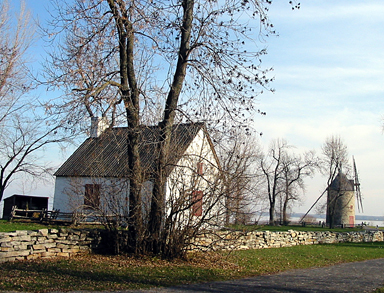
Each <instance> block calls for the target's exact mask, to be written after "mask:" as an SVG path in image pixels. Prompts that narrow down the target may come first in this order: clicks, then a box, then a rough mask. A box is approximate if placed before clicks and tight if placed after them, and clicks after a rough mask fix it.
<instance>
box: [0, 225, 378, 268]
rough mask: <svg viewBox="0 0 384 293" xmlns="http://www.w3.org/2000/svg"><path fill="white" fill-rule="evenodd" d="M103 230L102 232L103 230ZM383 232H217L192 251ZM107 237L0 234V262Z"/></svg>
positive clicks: (63, 253) (91, 248) (84, 248)
mask: <svg viewBox="0 0 384 293" xmlns="http://www.w3.org/2000/svg"><path fill="white" fill-rule="evenodd" d="M104 232H105V231H104ZM383 234H384V233H383V232H382V231H361V232H343V233H338V232H329V231H322V232H304V231H294V230H290V231H288V232H271V231H253V232H234V231H220V232H216V233H207V234H205V235H201V236H199V237H197V238H196V239H195V241H194V244H193V245H191V247H190V249H192V250H196V249H199V250H230V249H234V250H239V249H260V248H273V247H288V246H295V245H311V244H320V243H340V242H376V241H384V235H383ZM108 239H109V238H108V236H107V234H106V233H103V231H101V230H96V229H90V230H75V229H41V230H38V231H16V232H10V233H4V232H1V233H0V262H6V261H16V260H29V259H36V258H52V257H71V256H73V255H75V254H78V253H89V252H106V251H107V249H108V244H109V240H108Z"/></svg>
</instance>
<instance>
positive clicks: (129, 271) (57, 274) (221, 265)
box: [0, 242, 384, 292]
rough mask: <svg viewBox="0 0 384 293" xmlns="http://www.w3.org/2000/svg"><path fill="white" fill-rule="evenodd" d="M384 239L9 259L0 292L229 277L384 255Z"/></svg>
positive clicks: (96, 288) (0, 280)
mask: <svg viewBox="0 0 384 293" xmlns="http://www.w3.org/2000/svg"><path fill="white" fill-rule="evenodd" d="M383 257H384V243H382V242H375V243H343V244H329V245H308V246H294V247H287V248H273V249H259V250H246V251H232V252H231V253H228V252H227V253H224V252H223V253H220V254H219V253H197V254H191V255H190V259H189V260H187V261H182V260H175V261H165V260H161V259H158V258H132V257H128V256H101V255H85V256H78V257H74V258H70V259H49V260H34V261H21V262H9V263H3V264H2V265H1V266H2V269H1V274H0V291H29V292H49V291H68V290H71V291H79V290H88V291H103V290H109V291H117V290H129V289H139V288H149V287H154V286H156V287H157V286H171V285H177V284H188V283H196V282H207V281H217V280H228V279H234V278H241V277H247V276H255V275H262V274H270V273H276V272H279V271H284V270H289V269H297V268H309V267H320V266H328V265H333V264H337V263H342V262H352V261H361V260H366V259H374V258H383Z"/></svg>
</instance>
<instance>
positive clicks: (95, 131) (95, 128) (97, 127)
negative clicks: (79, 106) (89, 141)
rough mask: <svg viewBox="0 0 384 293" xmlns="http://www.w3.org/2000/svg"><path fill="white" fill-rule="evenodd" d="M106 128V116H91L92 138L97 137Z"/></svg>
mask: <svg viewBox="0 0 384 293" xmlns="http://www.w3.org/2000/svg"><path fill="white" fill-rule="evenodd" d="M107 128H108V120H107V117H101V118H99V117H91V133H90V136H91V137H92V138H97V137H99V136H100V135H101V134H102V133H103V132H104V130H105V129H107Z"/></svg>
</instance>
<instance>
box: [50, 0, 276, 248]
mask: <svg viewBox="0 0 384 293" xmlns="http://www.w3.org/2000/svg"><path fill="white" fill-rule="evenodd" d="M55 2H56V8H57V9H56V11H57V12H58V14H57V15H54V19H53V21H52V23H51V25H50V28H52V29H53V30H50V31H49V36H55V34H57V35H60V36H59V37H58V38H52V40H53V42H55V40H58V41H59V39H60V37H61V38H62V40H63V42H61V43H60V42H58V44H57V45H55V46H54V47H55V48H57V51H56V52H54V53H52V55H51V57H52V58H51V62H50V65H49V66H48V70H47V73H48V79H49V82H50V84H51V85H53V86H60V87H61V86H63V88H65V89H66V95H67V97H68V98H69V100H67V101H65V102H64V104H62V103H61V105H62V106H61V107H60V108H59V109H60V111H65V113H66V115H68V111H70V110H71V109H76V108H77V107H79V105H80V107H83V109H86V110H83V111H82V112H78V111H71V112H70V115H69V118H71V119H69V120H70V121H71V123H76V121H79V120H81V117H79V116H76V115H78V113H86V112H87V113H88V115H90V116H92V115H94V114H95V113H96V112H97V113H100V114H101V115H106V116H108V117H109V119H110V120H111V121H114V118H113V117H119V116H120V114H121V112H120V113H119V112H118V110H119V109H120V110H123V115H124V117H125V119H126V124H127V127H128V128H129V129H130V135H129V139H128V142H127V147H128V158H127V159H128V161H129V170H130V171H129V174H127V175H128V177H129V179H130V195H129V202H130V209H129V212H130V216H129V231H130V233H131V235H130V241H131V243H130V247H131V248H130V249H131V251H133V252H138V253H139V252H145V251H144V250H149V251H152V252H154V253H162V251H160V250H161V247H164V242H166V241H168V240H167V239H166V238H167V237H165V236H166V231H165V230H164V229H163V228H162V227H163V223H164V218H165V211H166V209H165V193H164V192H165V188H164V186H165V180H166V173H165V170H166V166H167V164H168V162H169V152H170V149H169V145H170V140H171V139H172V138H171V134H172V133H171V129H172V126H173V124H174V123H176V122H177V121H182V120H185V121H190V120H192V121H194V120H202V119H204V120H206V121H207V122H208V124H211V125H219V126H221V127H222V129H223V130H227V129H228V127H231V126H232V125H231V124H236V123H237V124H240V123H241V124H243V125H244V126H246V125H247V123H249V122H250V118H249V117H251V115H250V114H252V113H253V112H255V111H257V109H255V101H256V96H257V94H258V93H259V92H260V88H264V87H268V84H269V82H270V81H271V79H270V78H269V77H268V76H267V73H268V70H263V69H261V68H260V57H261V56H262V55H263V54H265V53H266V52H265V50H264V49H258V50H254V49H255V48H257V47H258V46H257V44H255V42H254V41H253V40H254V39H256V38H255V33H256V35H259V34H260V33H261V32H263V33H264V34H268V33H273V28H272V25H271V24H270V23H269V22H268V18H267V15H266V11H267V7H266V6H267V5H268V4H269V3H270V1H268V0H266V1H264V0H252V1H232V0H228V1H213V2H212V1H194V0H183V1H152V0H151V1H145V0H143V1H122V0H87V1H82V0H75V1H73V2H71V3H68V2H62V1H55ZM248 43H251V44H252V45H251V46H250V45H249V44H248ZM79 63H81V64H79ZM91 72H95V74H94V75H93V74H92V73H91ZM114 93H117V95H116V94H114ZM53 103H54V102H53ZM159 106H160V109H161V112H160V111H157V109H159ZM119 107H120V108H119ZM89 108H91V109H93V110H92V111H90V110H89ZM85 111H86V112H85ZM148 113H149V114H148ZM152 113H155V114H156V119H153V121H154V122H156V123H158V127H159V129H160V132H159V137H158V159H157V164H156V166H157V167H156V170H155V172H154V174H153V182H154V186H153V193H152V198H151V209H150V212H149V221H148V226H147V227H145V225H144V222H143V214H142V210H143V209H142V202H143V201H142V198H141V193H140V190H141V188H142V183H143V182H144V181H145V178H143V172H142V170H141V162H140V156H139V148H138V146H139V143H140V135H139V133H140V132H139V131H138V128H139V127H140V124H141V121H142V118H143V117H148V116H150V115H151V114H152ZM261 113H262V112H261ZM159 114H160V115H159ZM226 117H229V118H230V120H231V121H232V122H231V123H229V122H228V121H229V120H228V119H226ZM111 124H113V123H111ZM147 232H148V233H147ZM143 241H144V242H146V244H145V243H143Z"/></svg>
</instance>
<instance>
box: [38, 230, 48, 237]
mask: <svg viewBox="0 0 384 293" xmlns="http://www.w3.org/2000/svg"><path fill="white" fill-rule="evenodd" d="M39 234H40V235H41V236H48V229H40V230H39Z"/></svg>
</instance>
